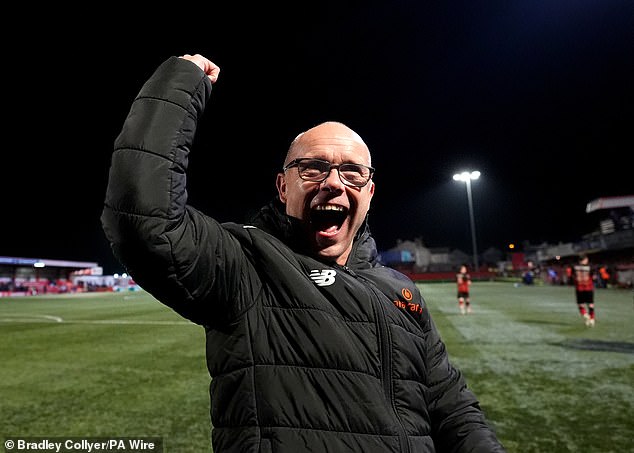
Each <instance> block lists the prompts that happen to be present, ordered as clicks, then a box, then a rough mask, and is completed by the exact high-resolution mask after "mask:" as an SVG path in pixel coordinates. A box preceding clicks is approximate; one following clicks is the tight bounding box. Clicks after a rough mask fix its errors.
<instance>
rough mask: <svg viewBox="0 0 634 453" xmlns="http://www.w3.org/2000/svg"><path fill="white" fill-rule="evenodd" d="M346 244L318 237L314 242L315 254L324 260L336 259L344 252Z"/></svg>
mask: <svg viewBox="0 0 634 453" xmlns="http://www.w3.org/2000/svg"><path fill="white" fill-rule="evenodd" d="M346 250H347V247H346V244H345V243H343V242H342V241H334V240H328V239H326V238H323V237H322V238H318V239H317V241H316V244H315V254H316V255H317V256H318V257H319V258H321V259H323V260H324V261H338V260H339V258H340V257H341V256H342V255H343V254H344V253H345V252H346Z"/></svg>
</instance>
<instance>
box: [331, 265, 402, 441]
mask: <svg viewBox="0 0 634 453" xmlns="http://www.w3.org/2000/svg"><path fill="white" fill-rule="evenodd" d="M341 267H342V268H343V269H344V270H345V271H346V272H347V273H349V274H350V275H352V276H353V277H355V278H356V279H358V280H362V281H364V282H365V283H366V284H367V287H368V288H370V290H371V291H372V294H373V295H374V297H373V298H372V303H373V305H374V309H375V313H376V318H377V321H378V326H377V329H378V332H377V337H378V341H379V354H380V360H381V370H382V372H381V382H382V383H383V392H384V393H385V396H386V398H387V400H388V402H389V404H390V407H391V408H392V411H393V412H394V418H395V419H396V420H397V422H398V423H397V425H398V440H399V444H400V447H401V448H400V450H401V451H402V452H403V453H409V451H410V450H409V442H408V441H407V433H406V432H405V427H404V426H403V422H402V421H401V417H400V416H399V415H398V412H397V411H396V406H395V405H394V391H393V388H392V354H391V349H392V347H391V345H392V342H391V341H390V331H389V328H388V326H387V316H386V315H385V310H384V308H383V305H382V304H381V295H380V294H379V293H378V292H377V290H376V289H375V288H374V283H372V282H371V281H369V280H367V279H365V278H363V277H362V276H360V275H358V274H356V273H355V272H354V271H352V269H350V268H349V267H348V266H341Z"/></svg>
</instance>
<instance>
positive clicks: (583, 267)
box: [572, 255, 595, 327]
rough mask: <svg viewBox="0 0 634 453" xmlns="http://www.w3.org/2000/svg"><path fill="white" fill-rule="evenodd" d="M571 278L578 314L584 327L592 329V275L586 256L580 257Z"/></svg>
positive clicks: (593, 318) (593, 311)
mask: <svg viewBox="0 0 634 453" xmlns="http://www.w3.org/2000/svg"><path fill="white" fill-rule="evenodd" d="M572 276H573V280H574V285H575V298H576V301H577V308H578V309H579V314H580V315H581V316H582V317H583V319H584V321H585V323H586V326H588V327H594V324H595V310H594V274H593V272H592V268H591V267H590V259H589V258H588V255H581V257H580V258H579V262H578V263H577V264H575V265H574V267H573V274H572Z"/></svg>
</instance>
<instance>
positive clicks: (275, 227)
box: [251, 196, 378, 269]
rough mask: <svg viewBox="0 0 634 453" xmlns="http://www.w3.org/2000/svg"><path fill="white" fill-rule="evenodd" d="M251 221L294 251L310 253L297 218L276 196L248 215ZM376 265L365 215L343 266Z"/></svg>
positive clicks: (373, 244) (364, 266) (375, 255)
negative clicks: (290, 213)
mask: <svg viewBox="0 0 634 453" xmlns="http://www.w3.org/2000/svg"><path fill="white" fill-rule="evenodd" d="M251 224H252V225H253V226H255V227H258V228H259V229H261V230H263V231H266V232H267V233H269V234H271V235H273V236H275V237H276V238H278V239H279V240H281V241H282V242H284V243H285V244H286V245H288V246H289V247H290V248H291V249H292V250H293V251H295V252H298V253H303V254H305V255H310V254H311V253H310V250H308V249H307V247H306V244H305V242H304V240H303V237H302V234H301V225H300V222H299V221H298V220H297V219H295V218H293V217H290V216H289V215H287V214H286V209H285V206H284V203H282V202H281V201H280V199H279V198H278V197H277V196H276V197H274V198H273V199H272V200H271V201H270V202H269V203H268V204H267V205H265V206H263V207H262V208H261V209H260V211H259V212H258V213H257V214H255V216H254V217H253V218H252V219H251ZM377 265H378V252H377V249H376V242H375V241H374V238H373V237H372V234H371V233H370V227H369V226H368V219H367V217H366V219H365V220H364V222H363V224H362V225H361V227H360V228H359V231H357V234H356V236H355V238H354V242H353V244H352V251H351V252H350V256H349V257H348V262H347V263H346V266H347V267H349V268H351V269H366V268H370V267H375V266H377Z"/></svg>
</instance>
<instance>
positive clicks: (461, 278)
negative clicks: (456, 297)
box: [456, 273, 471, 293]
mask: <svg viewBox="0 0 634 453" xmlns="http://www.w3.org/2000/svg"><path fill="white" fill-rule="evenodd" d="M456 283H457V284H458V291H461V292H465V293H467V292H469V284H470V283H471V276H470V275H469V274H466V273H458V274H456Z"/></svg>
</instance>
